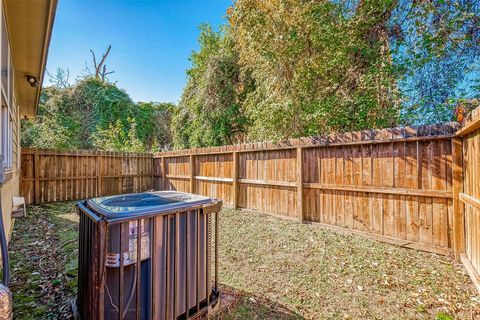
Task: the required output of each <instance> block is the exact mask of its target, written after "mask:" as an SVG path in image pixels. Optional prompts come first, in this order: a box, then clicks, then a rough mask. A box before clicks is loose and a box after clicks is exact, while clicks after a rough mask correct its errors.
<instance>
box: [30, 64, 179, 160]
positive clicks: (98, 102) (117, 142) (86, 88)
mask: <svg viewBox="0 0 480 320" xmlns="http://www.w3.org/2000/svg"><path fill="white" fill-rule="evenodd" d="M64 74H65V73H62V72H57V79H58V81H57V82H53V83H57V84H58V83H62V84H64V83H65V81H62V79H63V76H64ZM171 109H172V105H171V104H161V103H138V104H136V103H134V102H133V101H132V100H131V99H130V97H129V96H128V94H127V93H126V92H125V91H123V90H121V89H119V88H118V87H117V86H116V85H115V84H112V83H108V82H103V81H100V80H98V79H95V78H92V77H86V78H83V79H81V80H79V81H77V82H76V83H75V85H63V86H59V85H55V86H51V87H48V88H45V89H44V90H43V92H42V96H41V100H40V104H39V108H38V116H37V118H36V119H34V120H23V121H22V146H25V147H41V148H58V149H100V150H117V151H136V152H139V151H145V150H153V151H158V150H159V149H161V148H168V147H169V145H170V143H171V133H170V129H169V122H170V110H171Z"/></svg>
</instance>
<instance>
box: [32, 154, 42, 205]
mask: <svg viewBox="0 0 480 320" xmlns="http://www.w3.org/2000/svg"><path fill="white" fill-rule="evenodd" d="M33 177H34V190H35V195H34V203H35V205H39V204H40V155H39V154H38V149H35V152H34V156H33Z"/></svg>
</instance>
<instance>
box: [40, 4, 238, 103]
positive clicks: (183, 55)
mask: <svg viewBox="0 0 480 320" xmlns="http://www.w3.org/2000/svg"><path fill="white" fill-rule="evenodd" d="M231 4H232V0H188V1H187V0H176V1H175V0H157V1H139V0H137V1H134V0H130V1H129V0H108V1H107V0H103V1H101V0H96V1H93V0H90V1H86V0H83V1H82V0H63V1H62V0H60V1H59V4H58V8H57V15H56V18H55V25H54V29H53V35H52V40H51V43H50V51H49V55H48V62H47V71H49V72H50V73H54V72H55V70H56V69H57V68H58V67H62V68H68V69H70V74H71V75H70V79H71V81H70V82H72V80H73V79H75V78H76V77H77V76H78V75H81V74H82V72H83V70H84V69H85V65H86V63H87V64H88V65H89V66H90V68H91V66H92V59H91V53H90V51H89V50H90V49H92V50H94V51H95V52H96V54H97V57H98V56H101V54H102V53H103V52H104V51H105V50H106V48H107V47H108V45H110V44H111V45H112V51H111V53H110V55H109V57H108V59H107V67H108V69H111V70H112V69H113V70H115V73H114V74H112V75H110V76H109V79H110V80H111V81H117V85H118V86H119V87H120V88H123V89H125V90H126V91H127V93H128V94H130V96H131V97H132V99H133V100H135V101H158V102H177V101H178V99H179V98H180V95H181V93H182V89H183V87H184V85H185V82H186V74H185V71H186V70H187V69H188V68H189V67H190V61H189V60H188V57H189V56H190V53H191V52H192V50H196V49H198V44H197V37H198V35H199V29H198V26H199V25H200V24H201V23H203V22H208V23H210V24H211V25H213V26H218V25H219V24H221V23H224V22H225V13H226V11H227V8H228V7H229V6H230V5H231ZM91 69H92V68H91ZM45 79H46V80H45V84H46V85H48V83H49V81H48V75H46V76H45Z"/></svg>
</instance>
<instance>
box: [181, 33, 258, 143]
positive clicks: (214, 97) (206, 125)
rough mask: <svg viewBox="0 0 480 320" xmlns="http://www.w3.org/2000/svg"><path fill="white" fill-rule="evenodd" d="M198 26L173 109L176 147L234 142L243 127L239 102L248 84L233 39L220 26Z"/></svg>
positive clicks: (244, 126)
mask: <svg viewBox="0 0 480 320" xmlns="http://www.w3.org/2000/svg"><path fill="white" fill-rule="evenodd" d="M200 29H201V32H200V37H199V42H200V49H199V51H198V52H193V53H192V55H191V57H190V61H191V62H192V67H191V68H190V69H189V70H188V71H187V76H188V80H187V85H186V87H185V89H184V91H183V94H182V97H181V100H180V102H179V105H178V107H176V108H175V109H174V112H173V119H172V131H173V141H174V146H175V147H176V148H187V147H201V146H218V145H225V144H232V143H236V142H238V141H242V140H243V135H244V133H245V130H246V124H247V121H246V118H245V115H244V112H243V109H242V102H243V100H244V99H245V96H246V92H247V91H248V90H249V89H250V86H251V84H250V83H249V82H248V81H245V80H244V79H245V77H243V76H242V75H241V73H240V68H239V65H238V58H239V57H238V54H237V53H236V51H235V50H234V46H233V45H234V43H233V39H232V37H231V35H230V33H229V31H228V29H226V28H223V27H222V28H221V30H220V31H218V32H216V31H213V30H212V28H211V27H210V26H209V25H202V26H201V27H200Z"/></svg>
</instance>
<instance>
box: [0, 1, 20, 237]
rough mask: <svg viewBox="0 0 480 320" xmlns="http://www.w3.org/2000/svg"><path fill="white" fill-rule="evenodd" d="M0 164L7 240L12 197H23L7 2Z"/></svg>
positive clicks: (0, 8)
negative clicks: (2, 169)
mask: <svg viewBox="0 0 480 320" xmlns="http://www.w3.org/2000/svg"><path fill="white" fill-rule="evenodd" d="M0 12H1V15H0V71H1V72H0V155H1V156H0V161H2V162H3V163H2V166H1V168H4V174H5V182H4V183H3V184H2V185H0V201H1V205H2V212H1V213H2V216H3V223H4V227H5V231H6V236H7V240H9V239H10V237H11V231H12V229H13V222H14V221H13V219H12V218H11V213H12V204H13V197H15V196H19V195H20V180H21V179H20V175H21V170H20V155H21V152H20V116H19V109H20V108H19V106H18V104H17V101H18V100H19V99H18V94H17V90H16V86H15V81H14V74H15V66H14V61H15V57H14V56H13V54H12V51H11V42H10V37H9V32H8V31H9V29H10V28H13V26H11V25H7V21H6V17H5V11H4V2H3V1H2V2H1V5H0Z"/></svg>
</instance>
